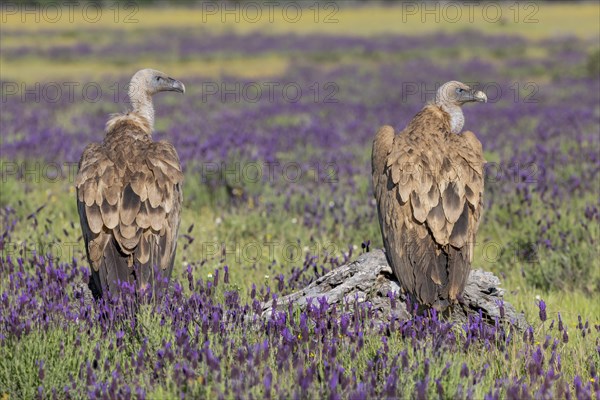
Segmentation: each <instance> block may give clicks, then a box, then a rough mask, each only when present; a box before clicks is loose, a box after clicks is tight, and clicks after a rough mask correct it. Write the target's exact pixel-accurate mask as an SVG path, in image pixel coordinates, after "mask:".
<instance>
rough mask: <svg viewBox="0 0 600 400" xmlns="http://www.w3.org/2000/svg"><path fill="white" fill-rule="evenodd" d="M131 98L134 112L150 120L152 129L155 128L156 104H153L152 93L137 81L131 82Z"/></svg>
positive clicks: (149, 123)
mask: <svg viewBox="0 0 600 400" xmlns="http://www.w3.org/2000/svg"><path fill="white" fill-rule="evenodd" d="M129 100H130V101H131V107H132V108H133V112H134V113H136V114H138V115H139V116H141V117H142V118H145V119H146V120H147V121H148V125H149V126H150V130H151V131H152V130H153V129H154V105H153V104H152V95H150V94H148V93H147V92H146V90H143V89H142V88H141V85H139V84H138V83H137V82H133V81H132V82H131V85H130V86H129Z"/></svg>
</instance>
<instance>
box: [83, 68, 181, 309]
mask: <svg viewBox="0 0 600 400" xmlns="http://www.w3.org/2000/svg"><path fill="white" fill-rule="evenodd" d="M162 91H176V92H180V93H183V92H184V91H185V87H184V86H183V84H182V83H181V82H179V81H177V80H175V79H172V78H169V77H168V76H166V75H165V74H163V73H162V72H159V71H155V70H151V69H144V70H141V71H138V72H137V73H136V74H135V75H134V76H133V78H132V79H131V82H130V85H129V97H130V100H131V103H132V107H133V110H132V111H130V112H129V113H127V114H122V115H115V116H112V118H111V119H110V120H109V121H108V122H107V124H106V136H105V138H104V142H103V143H101V144H99V143H92V144H90V145H88V146H87V147H86V148H85V150H84V151H83V154H82V156H81V160H80V161H79V173H78V174H77V177H76V180H75V187H76V189H77V208H78V211H79V219H80V222H81V229H82V232H83V239H84V241H85V246H86V252H87V257H88V261H89V263H90V266H91V269H92V276H91V278H90V282H89V287H90V289H91V291H92V293H93V294H94V297H96V298H100V297H102V296H106V294H107V292H106V291H107V290H108V291H109V292H111V293H113V294H118V293H119V287H118V282H119V281H121V282H128V283H130V284H133V285H135V287H136V290H139V289H142V288H152V289H153V290H157V289H158V288H159V287H161V283H162V282H161V283H159V282H155V276H154V272H155V270H159V271H160V272H161V275H162V277H163V278H166V279H167V280H168V278H169V277H170V274H171V270H172V268H173V262H174V259H175V250H176V246H177V232H178V229H179V221H180V213H181V202H182V192H181V184H182V181H183V173H182V171H181V166H180V164H179V157H178V155H177V152H176V151H175V148H174V147H173V145H171V144H170V143H168V142H165V141H159V142H154V141H153V140H152V130H153V125H154V108H153V105H152V96H153V95H154V94H156V93H158V92H162Z"/></svg>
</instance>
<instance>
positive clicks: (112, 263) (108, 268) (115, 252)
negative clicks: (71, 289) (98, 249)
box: [89, 238, 135, 298]
mask: <svg viewBox="0 0 600 400" xmlns="http://www.w3.org/2000/svg"><path fill="white" fill-rule="evenodd" d="M124 282H127V283H129V284H134V283H135V274H134V270H133V268H130V267H129V263H128V256H127V255H125V254H123V253H122V252H121V250H120V249H119V244H118V243H117V241H116V240H115V239H114V238H113V239H112V240H110V241H109V242H108V243H107V244H106V247H105V248H104V256H103V257H102V262H101V263H100V267H99V268H98V271H94V270H93V271H92V276H91V279H90V282H89V288H90V289H91V291H92V293H93V294H94V297H96V298H100V297H102V296H103V295H104V297H105V298H107V297H108V294H109V293H110V294H112V296H115V295H118V293H120V292H121V287H120V285H121V284H122V283H124ZM105 292H107V293H106V294H105Z"/></svg>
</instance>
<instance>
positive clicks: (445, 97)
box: [435, 81, 487, 108]
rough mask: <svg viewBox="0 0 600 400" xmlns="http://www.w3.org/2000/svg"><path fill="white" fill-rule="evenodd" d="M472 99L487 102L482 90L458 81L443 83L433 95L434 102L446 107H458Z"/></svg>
mask: <svg viewBox="0 0 600 400" xmlns="http://www.w3.org/2000/svg"><path fill="white" fill-rule="evenodd" d="M472 101H479V102H484V103H487V96H486V95H485V93H483V92H482V91H480V90H477V91H476V90H474V89H471V88H470V87H469V86H467V85H465V84H464V83H462V82H458V81H450V82H446V83H444V84H443V85H442V86H440V88H439V89H438V91H437V93H436V95H435V102H436V104H438V105H440V106H446V107H448V108H452V107H456V106H458V107H460V106H462V105H463V104H465V103H469V102H472Z"/></svg>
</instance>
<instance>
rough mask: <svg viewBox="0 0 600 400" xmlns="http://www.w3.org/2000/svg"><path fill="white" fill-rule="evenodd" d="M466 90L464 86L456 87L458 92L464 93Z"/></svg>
mask: <svg viewBox="0 0 600 400" xmlns="http://www.w3.org/2000/svg"><path fill="white" fill-rule="evenodd" d="M464 91H465V89H463V88H457V89H456V93H462V92H464Z"/></svg>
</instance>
